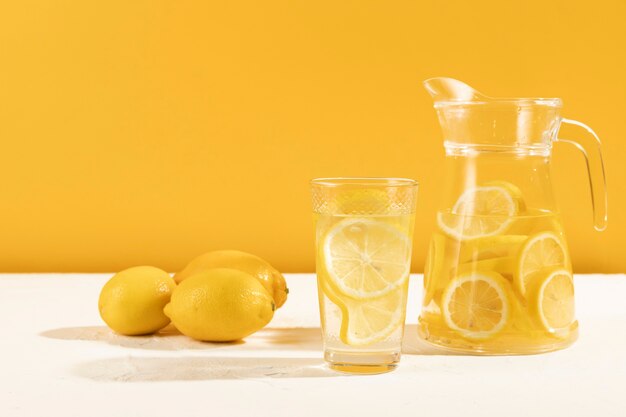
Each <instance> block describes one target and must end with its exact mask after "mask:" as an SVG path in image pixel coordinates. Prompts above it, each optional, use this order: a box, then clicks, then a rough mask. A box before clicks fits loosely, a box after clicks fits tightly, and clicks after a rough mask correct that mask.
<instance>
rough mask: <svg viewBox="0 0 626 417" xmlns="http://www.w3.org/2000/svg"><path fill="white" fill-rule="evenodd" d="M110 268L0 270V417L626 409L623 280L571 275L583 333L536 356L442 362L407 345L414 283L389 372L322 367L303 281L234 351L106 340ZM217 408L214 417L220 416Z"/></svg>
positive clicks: (292, 279)
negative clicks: (397, 357) (397, 355)
mask: <svg viewBox="0 0 626 417" xmlns="http://www.w3.org/2000/svg"><path fill="white" fill-rule="evenodd" d="M110 276H111V275H110V274H32V275H31V274H22V275H9V274H5V275H0V334H1V341H0V346H1V355H0V365H1V371H0V416H2V417H13V416H29V417H31V416H42V415H51V416H89V417H98V416H106V417H130V416H168V417H173V416H181V417H183V416H184V417H192V416H203V417H206V416H212V415H228V416H255V417H257V416H272V417H278V416H290V417H292V416H298V417H304V416H316V417H318V416H325V417H326V416H383V415H384V416H389V415H411V416H464V417H465V416H473V415H476V416H479V415H480V416H503V415H506V416H507V417H514V416H524V417H528V416H533V417H536V416H544V415H545V416H548V415H560V416H568V417H571V416H591V415H595V416H603V417H608V416H620V417H623V416H624V415H626V395H625V394H624V387H626V302H624V299H625V298H626V276H624V275H577V276H576V278H575V280H576V302H577V313H578V319H579V321H580V329H581V330H580V338H579V340H578V342H577V343H576V344H574V345H573V346H572V347H570V348H568V349H566V350H563V351H559V352H553V353H549V354H543V355H534V356H501V357H477V356H456V355H446V354H443V353H441V352H439V351H437V350H435V349H433V348H430V347H429V346H427V345H425V344H424V343H423V342H420V341H419V340H418V339H417V331H416V326H415V323H416V320H417V315H418V311H419V303H418V299H419V297H420V293H421V280H422V278H421V276H413V277H412V278H411V287H410V298H409V306H408V309H407V323H408V326H407V331H406V336H405V341H404V347H403V352H404V353H403V357H402V361H401V363H400V366H399V367H398V369H397V370H396V371H394V372H391V373H388V374H383V375H373V376H346V375H341V374H338V373H335V372H333V371H330V370H328V369H326V368H325V366H324V364H323V361H322V359H321V355H322V344H321V336H320V329H319V317H318V308H317V289H316V285H315V278H314V275H313V274H287V280H288V284H289V287H290V294H289V297H290V298H289V300H288V302H287V304H286V305H285V306H284V307H283V308H282V309H280V310H279V311H278V312H277V314H276V315H275V317H274V320H273V321H272V322H271V323H270V325H269V327H268V328H266V329H264V330H262V331H260V332H258V333H256V334H254V335H252V336H250V337H248V338H247V339H246V340H245V342H239V343H236V344H212V343H201V342H196V341H192V340H190V339H188V338H186V337H184V336H182V335H180V334H177V333H176V331H175V330H173V329H171V330H168V331H165V332H164V334H163V335H160V336H146V337H124V336H119V335H115V334H113V333H112V332H111V331H110V330H109V329H108V328H107V327H105V326H104V324H103V322H102V321H101V319H100V317H99V315H98V310H97V299H98V294H99V291H100V288H101V287H102V285H103V284H104V282H105V281H106V280H107V279H108V278H109V277H110ZM217 413H219V414H217Z"/></svg>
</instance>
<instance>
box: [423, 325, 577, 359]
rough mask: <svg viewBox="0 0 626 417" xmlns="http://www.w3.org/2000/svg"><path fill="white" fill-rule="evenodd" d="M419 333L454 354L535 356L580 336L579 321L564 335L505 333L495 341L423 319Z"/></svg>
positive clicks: (568, 343) (571, 342) (565, 344)
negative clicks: (464, 334) (474, 337)
mask: <svg viewBox="0 0 626 417" xmlns="http://www.w3.org/2000/svg"><path fill="white" fill-rule="evenodd" d="M418 334H419V336H420V338H422V339H423V340H424V341H426V342H428V343H430V344H431V345H434V346H436V347H438V348H441V349H443V350H445V351H448V352H450V353H456V354H465V355H534V354H538V353H546V352H552V351H555V350H560V349H565V348H566V347H568V346H570V345H571V344H573V343H574V342H575V341H576V339H578V322H575V323H574V324H573V325H572V327H571V328H570V329H568V331H567V332H566V333H565V334H563V335H562V336H560V337H559V336H556V335H548V334H546V333H545V332H541V333H538V334H533V333H528V332H526V333H521V332H520V333H504V334H501V335H499V336H498V338H497V339H494V340H484V341H479V340H467V339H464V338H462V337H459V335H458V334H456V333H455V332H453V331H451V330H449V329H443V328H441V327H439V326H433V325H432V324H429V323H427V322H424V321H421V320H420V324H419V325H418Z"/></svg>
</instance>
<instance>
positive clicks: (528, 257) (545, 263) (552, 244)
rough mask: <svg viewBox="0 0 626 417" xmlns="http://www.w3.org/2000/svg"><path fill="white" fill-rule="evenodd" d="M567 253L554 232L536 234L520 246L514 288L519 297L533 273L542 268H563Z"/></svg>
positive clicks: (524, 290) (524, 291) (565, 263)
mask: <svg viewBox="0 0 626 417" xmlns="http://www.w3.org/2000/svg"><path fill="white" fill-rule="evenodd" d="M567 262H568V261H567V251H566V249H565V245H564V243H563V240H562V239H561V238H560V237H559V236H558V235H557V234H556V233H554V232H541V233H537V234H535V235H533V236H531V237H530V238H528V240H527V241H526V242H525V243H524V244H523V245H522V247H521V249H520V252H519V257H518V261H517V266H516V268H517V270H516V273H515V286H516V287H517V290H518V291H519V293H520V294H521V295H526V289H527V287H528V285H529V283H530V281H531V279H530V278H531V277H532V276H533V274H534V273H535V272H538V271H540V270H542V269H544V268H553V267H559V268H565V267H566V266H567Z"/></svg>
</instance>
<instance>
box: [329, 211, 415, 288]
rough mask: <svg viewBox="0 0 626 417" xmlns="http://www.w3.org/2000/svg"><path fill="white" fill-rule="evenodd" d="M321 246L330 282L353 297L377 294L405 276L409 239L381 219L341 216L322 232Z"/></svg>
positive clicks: (395, 286) (405, 277)
mask: <svg viewBox="0 0 626 417" xmlns="http://www.w3.org/2000/svg"><path fill="white" fill-rule="evenodd" d="M323 250H324V266H325V267H326V271H327V272H328V277H329V281H330V282H329V283H330V285H332V287H333V289H336V290H337V291H338V292H339V293H341V294H345V295H347V296H349V297H352V298H354V299H360V300H363V299H371V298H376V297H381V296H383V295H385V294H387V293H389V292H391V291H393V290H395V289H396V288H398V287H400V286H401V285H403V284H404V283H405V282H406V280H407V279H408V277H409V268H410V259H411V258H410V257H411V241H410V240H409V237H408V236H407V235H406V234H404V233H402V232H401V231H400V230H398V229H397V228H395V227H394V226H392V225H390V224H388V223H385V222H383V221H378V220H372V219H367V218H353V219H346V220H343V221H341V222H339V223H337V224H336V225H335V226H333V227H332V229H330V231H329V232H328V233H327V234H326V237H325V238H324V243H323Z"/></svg>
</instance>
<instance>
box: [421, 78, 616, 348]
mask: <svg viewBox="0 0 626 417" xmlns="http://www.w3.org/2000/svg"><path fill="white" fill-rule="evenodd" d="M424 84H425V86H426V89H427V90H428V92H429V93H430V94H431V95H432V97H433V99H434V101H435V106H434V107H435V109H436V111H437V114H438V116H439V122H440V124H441V128H442V131H443V136H444V147H445V151H446V158H445V178H444V182H443V187H444V188H443V193H444V199H443V204H442V205H441V207H440V210H439V211H438V212H437V230H436V231H435V233H434V234H433V236H432V239H431V242H430V248H429V253H428V257H427V260H426V266H425V270H424V297H423V303H422V312H421V315H420V318H419V332H420V335H421V337H422V338H423V339H425V340H426V341H428V342H430V343H433V344H435V345H438V346H441V347H445V348H448V349H452V350H455V351H461V352H468V353H477V354H527V353H539V352H547V351H552V350H556V349H561V348H564V347H566V346H568V345H570V344H572V343H573V342H574V341H575V340H576V338H577V335H578V322H577V321H576V318H575V309H574V283H573V279H572V267H571V262H570V256H569V252H568V249H567V243H566V241H565V238H564V234H563V227H562V224H561V219H560V217H559V211H558V210H557V207H556V204H555V202H554V198H553V192H552V184H551V180H550V157H551V149H552V144H553V143H554V142H557V141H558V142H567V143H570V144H573V145H575V146H576V147H577V148H578V149H580V150H581V151H582V152H583V154H584V155H585V157H586V161H587V169H588V174H589V181H590V186H591V187H590V189H591V199H592V204H593V212H594V223H595V228H596V229H597V230H598V231H602V230H604V229H605V228H606V221H607V215H606V206H607V200H606V182H605V174H604V166H603V162H602V155H601V151H600V141H599V139H598V137H597V136H596V135H595V133H594V132H593V131H592V130H591V129H590V128H589V127H587V126H586V125H584V124H582V123H580V122H576V121H572V120H567V119H564V118H561V117H560V115H559V112H560V109H561V100H560V99H558V98H548V99H546V98H515V99H497V98H491V97H487V96H485V95H483V94H481V93H479V92H477V91H476V90H474V89H473V88H471V87H470V86H468V85H466V84H464V83H462V82H460V81H457V80H454V79H450V78H432V79H429V80H427V81H425V83H424ZM564 123H567V124H571V125H575V126H578V127H581V128H583V129H584V130H586V131H587V133H588V135H586V136H588V137H587V138H586V139H584V142H581V141H573V140H565V139H561V138H559V137H558V136H557V134H558V132H559V127H560V126H561V124H564Z"/></svg>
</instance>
